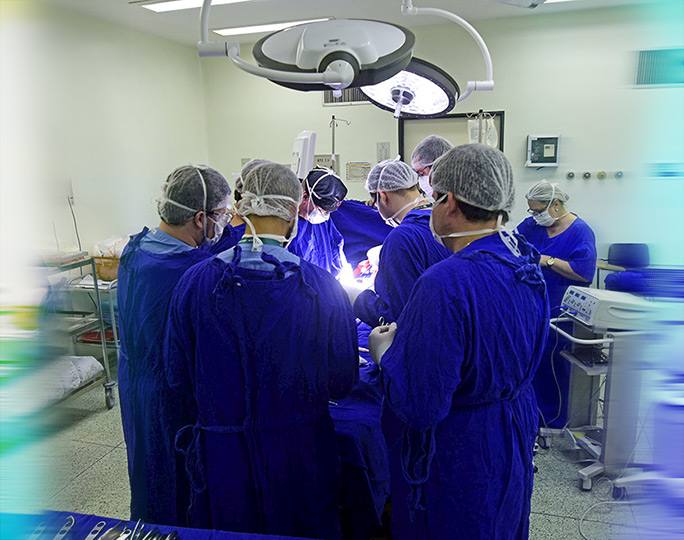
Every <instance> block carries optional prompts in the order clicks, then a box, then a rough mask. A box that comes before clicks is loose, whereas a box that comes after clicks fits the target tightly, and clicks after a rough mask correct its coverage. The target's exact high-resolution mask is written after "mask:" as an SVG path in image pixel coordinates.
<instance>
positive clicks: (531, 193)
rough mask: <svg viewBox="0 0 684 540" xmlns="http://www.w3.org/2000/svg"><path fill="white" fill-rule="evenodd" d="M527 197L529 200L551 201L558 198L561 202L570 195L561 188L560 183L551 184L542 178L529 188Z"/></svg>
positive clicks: (565, 200)
mask: <svg viewBox="0 0 684 540" xmlns="http://www.w3.org/2000/svg"><path fill="white" fill-rule="evenodd" d="M525 198H526V199H527V200H528V201H542V202H550V201H553V200H554V199H558V200H559V201H560V202H562V203H565V202H567V200H568V199H569V198H570V196H569V195H568V194H567V193H565V191H563V190H562V189H561V188H559V187H558V184H549V183H548V182H547V181H546V180H542V181H541V182H537V183H536V184H535V185H533V186H532V187H531V188H530V189H528V190H527V194H526V195H525Z"/></svg>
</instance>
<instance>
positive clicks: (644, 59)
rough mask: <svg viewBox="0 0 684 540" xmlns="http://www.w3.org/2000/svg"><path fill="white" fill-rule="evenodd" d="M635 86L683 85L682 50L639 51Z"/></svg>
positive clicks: (683, 53)
mask: <svg viewBox="0 0 684 540" xmlns="http://www.w3.org/2000/svg"><path fill="white" fill-rule="evenodd" d="M636 84H637V86H673V85H684V49H660V50H653V51H639V64H638V67H637V76H636Z"/></svg>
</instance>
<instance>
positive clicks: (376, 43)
mask: <svg viewBox="0 0 684 540" xmlns="http://www.w3.org/2000/svg"><path fill="white" fill-rule="evenodd" d="M496 1H499V0H496ZM211 2H212V0H203V3H202V9H201V12H200V42H199V44H198V49H199V54H200V56H202V57H208V56H227V57H228V58H229V59H230V60H231V61H232V62H233V64H235V65H236V66H237V67H238V68H240V69H241V70H243V71H246V72H247V73H251V74H253V75H257V76H259V77H264V78H266V79H269V80H271V81H273V82H275V83H276V84H280V85H282V86H286V87H288V88H293V89H296V90H304V91H308V90H330V89H332V90H333V94H334V95H338V96H339V94H340V92H341V90H343V89H345V88H350V87H362V91H363V92H364V94H366V96H367V97H368V98H369V100H370V101H371V102H372V103H374V104H376V105H377V106H379V107H381V108H383V109H388V110H392V111H394V115H395V117H399V116H400V115H401V114H404V115H405V116H408V115H412V116H414V117H431V116H441V115H444V114H446V113H447V112H448V111H449V110H451V109H452V108H453V107H454V105H455V104H456V103H458V102H459V101H463V100H464V99H465V98H466V97H468V96H469V95H470V94H471V93H472V92H474V91H475V90H493V89H494V80H493V75H492V60H491V56H490V54H489V50H488V49H487V45H486V44H485V42H484V40H483V39H482V37H481V36H480V34H478V32H477V31H476V30H475V29H474V28H473V27H472V26H471V25H470V24H469V23H468V22H467V21H465V20H464V19H462V18H461V17H458V16H457V15H454V14H453V13H451V12H449V11H446V10H443V9H434V8H416V7H414V6H413V2H412V1H411V0H402V5H401V12H402V14H404V15H407V16H413V15H437V16H439V17H444V18H446V19H449V20H450V21H452V22H455V23H456V24H458V25H459V26H461V27H462V28H464V29H465V30H466V31H467V32H468V33H469V34H470V35H471V36H472V37H473V39H474V40H475V41H476V43H477V44H478V46H479V47H480V51H481V52H482V56H483V57H484V60H485V67H486V79H484V80H479V81H468V83H467V85H466V89H465V92H463V94H460V90H459V88H458V85H457V84H456V82H455V81H454V80H453V79H452V78H451V77H449V75H448V74H447V73H446V72H444V71H442V70H440V69H439V68H438V67H436V66H434V65H432V64H429V63H428V62H425V61H424V60H418V59H413V60H412V58H411V56H412V52H413V45H414V43H415V36H414V35H413V33H412V32H410V31H409V30H407V29H406V28H403V27H401V26H398V25H394V24H390V23H386V22H381V21H370V20H359V19H357V20H355V19H342V20H330V21H322V22H314V23H308V24H302V25H298V26H294V27H291V28H287V29H285V30H280V31H279V32H274V33H272V34H270V35H268V36H266V37H264V38H262V39H261V40H259V41H258V42H257V43H256V44H255V46H254V49H253V53H254V57H255V59H256V60H257V63H258V65H254V64H251V63H249V62H245V61H244V60H243V59H242V58H240V46H239V44H238V43H233V42H221V43H216V42H211V41H209V29H208V28H209V10H210V8H211ZM390 79H391V81H390V82H389V83H387V81H388V80H390ZM459 94H460V95H459Z"/></svg>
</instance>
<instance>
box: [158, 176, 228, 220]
mask: <svg viewBox="0 0 684 540" xmlns="http://www.w3.org/2000/svg"><path fill="white" fill-rule="evenodd" d="M162 190H163V193H162V196H161V197H159V198H158V199H157V210H158V212H159V217H161V218H162V220H164V221H165V222H166V223H169V224H170V225H180V224H181V223H184V222H186V221H188V220H190V219H192V217H193V216H194V215H195V214H196V213H197V212H199V211H200V210H205V211H206V210H209V211H211V210H216V209H217V208H221V207H222V206H226V204H228V197H229V196H230V185H229V184H228V181H227V180H226V179H225V178H224V177H223V175H222V174H221V173H220V172H218V171H217V170H215V169H212V168H211V167H207V166H206V165H199V166H194V165H183V166H181V167H178V168H177V169H176V170H174V171H173V172H172V173H171V174H170V175H169V176H168V177H167V179H166V182H165V183H164V185H163V186H162Z"/></svg>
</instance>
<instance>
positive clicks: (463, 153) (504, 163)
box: [430, 144, 515, 212]
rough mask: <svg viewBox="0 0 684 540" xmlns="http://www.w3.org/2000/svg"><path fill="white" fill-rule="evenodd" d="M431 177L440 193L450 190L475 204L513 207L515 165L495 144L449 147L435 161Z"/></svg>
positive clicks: (494, 209)
mask: <svg viewBox="0 0 684 540" xmlns="http://www.w3.org/2000/svg"><path fill="white" fill-rule="evenodd" d="M430 178H431V182H432V187H433V189H434V190H435V191H436V192H438V193H447V192H449V191H450V192H452V193H453V194H454V195H455V196H456V197H457V198H458V199H459V200H461V201H463V202H464V203H466V204H470V205H471V206H475V207H477V208H482V209H484V210H489V211H496V210H504V211H506V212H510V211H511V210H512V209H513V202H514V200H515V186H514V184H513V168H512V167H511V164H510V162H509V161H508V159H507V158H506V156H505V155H504V154H503V152H501V151H500V150H497V149H496V148H492V147H491V146H487V145H485V144H464V145H461V146H457V147H455V148H453V149H451V150H449V152H447V153H446V154H444V155H443V156H442V157H441V158H439V159H438V160H437V161H436V162H435V164H434V166H433V168H432V174H431V177H430Z"/></svg>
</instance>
